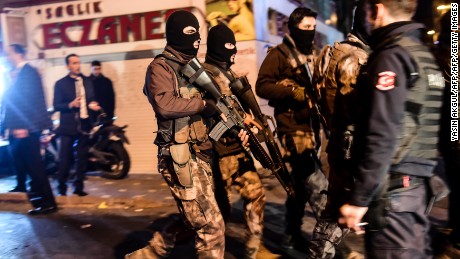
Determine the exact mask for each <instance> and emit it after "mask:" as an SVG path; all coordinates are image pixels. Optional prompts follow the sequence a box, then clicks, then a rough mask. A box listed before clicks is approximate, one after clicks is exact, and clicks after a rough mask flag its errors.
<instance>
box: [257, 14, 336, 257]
mask: <svg viewBox="0 0 460 259" xmlns="http://www.w3.org/2000/svg"><path fill="white" fill-rule="evenodd" d="M288 28H289V33H288V34H286V35H285V37H284V39H283V43H282V44H280V45H278V46H276V47H275V48H273V49H272V50H270V52H269V53H268V55H267V57H266V58H265V60H264V61H263V63H262V65H261V67H260V70H259V75H258V78H257V83H256V93H257V94H258V95H259V96H260V97H262V98H265V99H268V100H269V103H268V104H269V105H270V106H272V107H274V108H275V110H274V115H275V116H274V117H275V119H276V123H277V132H278V134H279V137H280V139H281V143H282V145H283V147H284V149H285V157H286V161H287V162H289V164H290V166H291V168H292V172H291V178H292V181H293V186H294V193H295V199H294V198H293V197H288V199H287V201H286V218H285V220H286V234H287V235H289V236H290V239H289V244H288V246H292V247H294V248H295V249H297V250H300V251H304V252H306V251H307V249H308V247H307V246H306V245H305V244H306V243H307V241H306V240H305V238H304V237H303V236H302V231H301V225H302V218H303V216H304V215H305V204H306V202H307V201H308V202H309V203H310V205H311V206H312V208H313V211H314V212H315V215H316V217H318V216H319V214H320V212H321V211H322V210H323V209H324V206H325V202H326V196H325V195H323V194H322V192H321V191H324V193H325V191H326V190H327V180H326V178H325V176H324V175H323V174H322V173H321V172H320V171H319V170H317V169H318V164H317V163H315V156H316V152H317V148H318V146H319V126H318V123H317V122H318V117H317V113H316V112H313V106H314V105H316V103H315V99H316V98H314V96H313V95H317V93H316V90H314V89H313V88H312V84H311V76H310V75H309V73H308V72H309V71H310V72H311V71H313V68H314V67H313V64H314V62H315V52H314V47H313V38H314V36H315V28H316V13H315V12H314V11H312V10H310V9H308V8H304V7H299V8H296V9H295V10H294V11H293V12H292V13H291V15H290V16H289V20H288ZM307 93H309V94H308V95H307ZM318 172H319V173H318ZM313 176H315V177H318V180H314V181H309V180H307V179H309V178H310V177H313Z"/></svg>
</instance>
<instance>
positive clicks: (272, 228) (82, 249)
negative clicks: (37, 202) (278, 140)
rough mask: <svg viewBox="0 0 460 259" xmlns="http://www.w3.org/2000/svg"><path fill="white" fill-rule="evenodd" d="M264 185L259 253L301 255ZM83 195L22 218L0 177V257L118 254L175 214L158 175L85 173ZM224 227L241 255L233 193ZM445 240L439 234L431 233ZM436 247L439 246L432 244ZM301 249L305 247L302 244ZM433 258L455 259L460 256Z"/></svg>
mask: <svg viewBox="0 0 460 259" xmlns="http://www.w3.org/2000/svg"><path fill="white" fill-rule="evenodd" d="M263 183H264V186H265V188H266V190H267V205H266V208H265V224H264V226H265V228H264V246H263V247H262V249H261V251H260V254H259V255H258V258H260V259H271V258H305V255H304V254H302V253H300V252H297V251H296V250H293V249H286V247H285V246H283V244H284V243H285V241H286V236H285V235H284V234H283V232H284V201H285V199H286V194H285V193H284V190H283V189H282V188H281V187H280V186H279V184H278V183H277V181H276V179H275V178H274V177H273V176H270V177H265V178H264V179H263ZM85 184H86V187H85V191H87V192H88V193H89V195H88V196H85V197H79V196H76V195H71V191H69V193H68V196H57V197H56V199H57V202H58V206H59V208H60V209H59V211H58V212H57V213H55V214H51V215H42V216H28V215H27V213H26V212H27V210H28V209H30V208H31V206H30V205H29V203H28V202H27V198H26V194H24V193H8V192H7V191H8V190H9V189H11V188H13V187H14V185H15V178H14V177H13V176H5V175H0V236H1V239H2V241H1V242H0V258H53V259H54V258H56V259H61V258H63V259H66V258H123V256H124V255H125V254H126V253H129V252H132V251H134V250H136V249H139V248H141V247H143V246H145V245H146V244H147V242H148V240H149V239H150V238H151V237H152V234H153V231H154V230H156V229H161V227H162V226H164V225H165V224H167V223H168V222H169V221H170V220H171V218H173V217H174V216H175V215H176V213H177V208H176V205H175V202H174V200H173V198H172V196H171V194H170V192H169V189H168V188H167V186H166V184H165V183H164V182H163V180H162V178H161V176H160V175H159V174H157V173H156V174H154V173H152V174H131V175H129V177H128V178H126V179H123V180H108V179H104V178H101V177H100V176H98V175H97V174H90V175H88V176H87V180H86V182H85ZM231 200H232V205H233V210H232V216H231V219H230V221H229V222H228V223H227V226H226V253H225V258H226V259H233V258H240V257H242V255H243V254H242V252H243V249H244V240H245V236H244V215H243V210H242V209H243V206H242V201H241V200H240V199H239V196H238V194H237V193H236V192H234V193H233V194H232V197H231ZM432 215H433V222H434V224H435V225H436V226H437V229H441V230H442V227H443V226H444V225H445V222H446V217H447V213H446V201H443V202H441V203H437V204H436V206H435V207H434V209H433V213H432ZM314 223H315V220H314V219H313V215H312V213H311V209H310V208H309V207H308V209H307V211H306V217H304V224H303V226H302V230H303V233H304V235H305V238H306V239H307V240H308V239H309V238H310V235H311V232H312V229H313V227H314ZM433 236H434V237H435V238H436V239H439V240H444V239H445V232H442V231H435V232H434V234H433ZM362 238H363V237H362V236H357V235H356V234H350V235H349V236H348V237H347V238H346V240H345V241H344V242H343V243H342V244H341V245H340V249H339V253H338V256H337V258H350V259H351V258H356V259H357V258H363V257H362V254H363V250H364V248H363V240H362ZM438 243H439V244H438V246H439V248H437V249H438V250H439V249H443V247H444V243H442V242H438ZM305 245H306V246H307V245H308V244H305ZM193 254H194V248H193V241H192V240H191V239H185V240H184V241H182V242H180V243H179V244H177V246H176V248H175V250H174V253H173V254H172V256H171V258H193V257H192V256H191V255H193ZM455 256H456V255H454V257H439V258H460V254H459V257H455Z"/></svg>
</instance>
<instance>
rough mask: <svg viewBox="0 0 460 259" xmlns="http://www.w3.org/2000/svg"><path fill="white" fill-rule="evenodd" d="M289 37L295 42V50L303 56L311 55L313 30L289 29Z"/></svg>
mask: <svg viewBox="0 0 460 259" xmlns="http://www.w3.org/2000/svg"><path fill="white" fill-rule="evenodd" d="M289 35H291V38H292V39H293V40H294V42H295V46H296V48H297V49H298V50H299V51H300V52H301V53H303V54H305V55H308V54H310V53H311V48H312V45H313V39H314V38H315V30H301V29H299V28H298V27H297V26H296V27H289Z"/></svg>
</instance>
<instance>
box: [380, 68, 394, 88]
mask: <svg viewBox="0 0 460 259" xmlns="http://www.w3.org/2000/svg"><path fill="white" fill-rule="evenodd" d="M395 77H396V73H395V72H393V71H385V72H381V73H379V79H378V81H377V85H376V86H375V87H376V88H377V89H378V90H380V91H388V90H391V89H393V88H395V81H396V80H395Z"/></svg>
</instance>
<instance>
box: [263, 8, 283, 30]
mask: <svg viewBox="0 0 460 259" xmlns="http://www.w3.org/2000/svg"><path fill="white" fill-rule="evenodd" d="M287 22H288V17H287V16H286V15H284V14H282V13H280V12H277V11H276V10H274V9H272V8H268V24H267V27H268V33H270V35H274V36H280V37H283V36H284V34H286V33H287V32H288V31H287Z"/></svg>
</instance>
